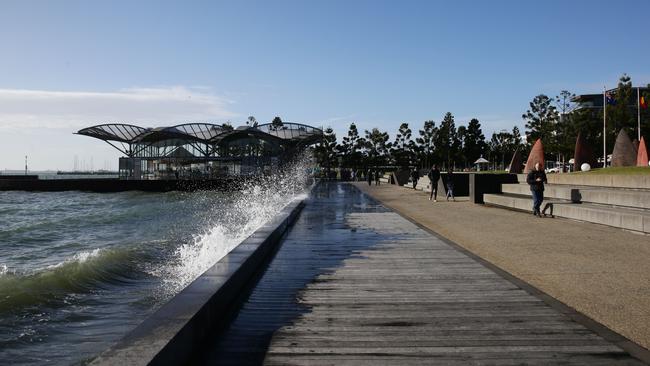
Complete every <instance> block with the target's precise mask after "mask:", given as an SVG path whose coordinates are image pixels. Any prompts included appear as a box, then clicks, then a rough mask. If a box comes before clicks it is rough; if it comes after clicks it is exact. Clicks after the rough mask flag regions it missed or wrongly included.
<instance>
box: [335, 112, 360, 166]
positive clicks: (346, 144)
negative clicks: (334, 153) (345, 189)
mask: <svg viewBox="0 0 650 366" xmlns="http://www.w3.org/2000/svg"><path fill="white" fill-rule="evenodd" d="M364 145H365V140H364V139H363V138H362V137H359V131H358V130H357V125H356V124H354V122H353V123H351V124H350V128H349V129H348V135H347V136H345V137H343V139H342V141H341V144H340V145H339V146H338V151H339V153H340V154H341V161H342V164H343V166H344V167H346V168H359V167H361V166H362V165H363V148H364Z"/></svg>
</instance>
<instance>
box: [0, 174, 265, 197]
mask: <svg viewBox="0 0 650 366" xmlns="http://www.w3.org/2000/svg"><path fill="white" fill-rule="evenodd" d="M252 179H254V178H247V177H233V178H229V177H224V178H218V179H217V178H215V179H196V180H192V179H180V180H175V179H155V180H126V179H117V178H84V179H38V176H26V177H21V176H11V177H2V179H0V191H35V192H59V191H86V192H99V193H107V192H124V191H148V192H168V191H195V190H213V189H214V190H234V189H239V188H241V186H242V185H243V184H245V183H246V182H249V181H251V180H252Z"/></svg>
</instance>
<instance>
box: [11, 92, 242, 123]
mask: <svg viewBox="0 0 650 366" xmlns="http://www.w3.org/2000/svg"><path fill="white" fill-rule="evenodd" d="M231 104H233V102H232V101H231V100H228V99H226V98H223V97H221V96H218V95H216V94H214V93H213V92H212V90H210V89H209V88H205V87H196V88H189V87H183V86H173V87H157V88H129V89H122V90H118V91H113V92H86V91H48V90H23V89H0V129H18V128H68V129H69V128H81V127H86V126H91V125H94V124H100V123H109V122H122V123H133V124H139V125H143V126H148V127H154V126H157V125H166V124H175V123H184V122H198V121H212V122H217V123H218V122H223V121H224V120H226V119H228V118H232V117H235V116H237V115H238V114H236V113H234V112H232V111H231V110H230V108H229V107H230V105H231Z"/></svg>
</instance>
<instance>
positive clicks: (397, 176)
mask: <svg viewBox="0 0 650 366" xmlns="http://www.w3.org/2000/svg"><path fill="white" fill-rule="evenodd" d="M410 177H411V172H410V171H409V170H398V171H396V172H393V174H392V180H391V182H390V183H391V184H397V185H399V186H403V185H405V184H406V183H407V182H408V181H409V178H410Z"/></svg>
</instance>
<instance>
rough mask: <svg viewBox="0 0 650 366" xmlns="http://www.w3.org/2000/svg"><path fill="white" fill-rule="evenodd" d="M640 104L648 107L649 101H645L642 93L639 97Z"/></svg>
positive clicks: (644, 107)
mask: <svg viewBox="0 0 650 366" xmlns="http://www.w3.org/2000/svg"><path fill="white" fill-rule="evenodd" d="M639 106H640V107H641V108H643V109H646V108H648V103H646V101H645V97H644V96H643V95H642V96H641V99H639Z"/></svg>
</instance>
